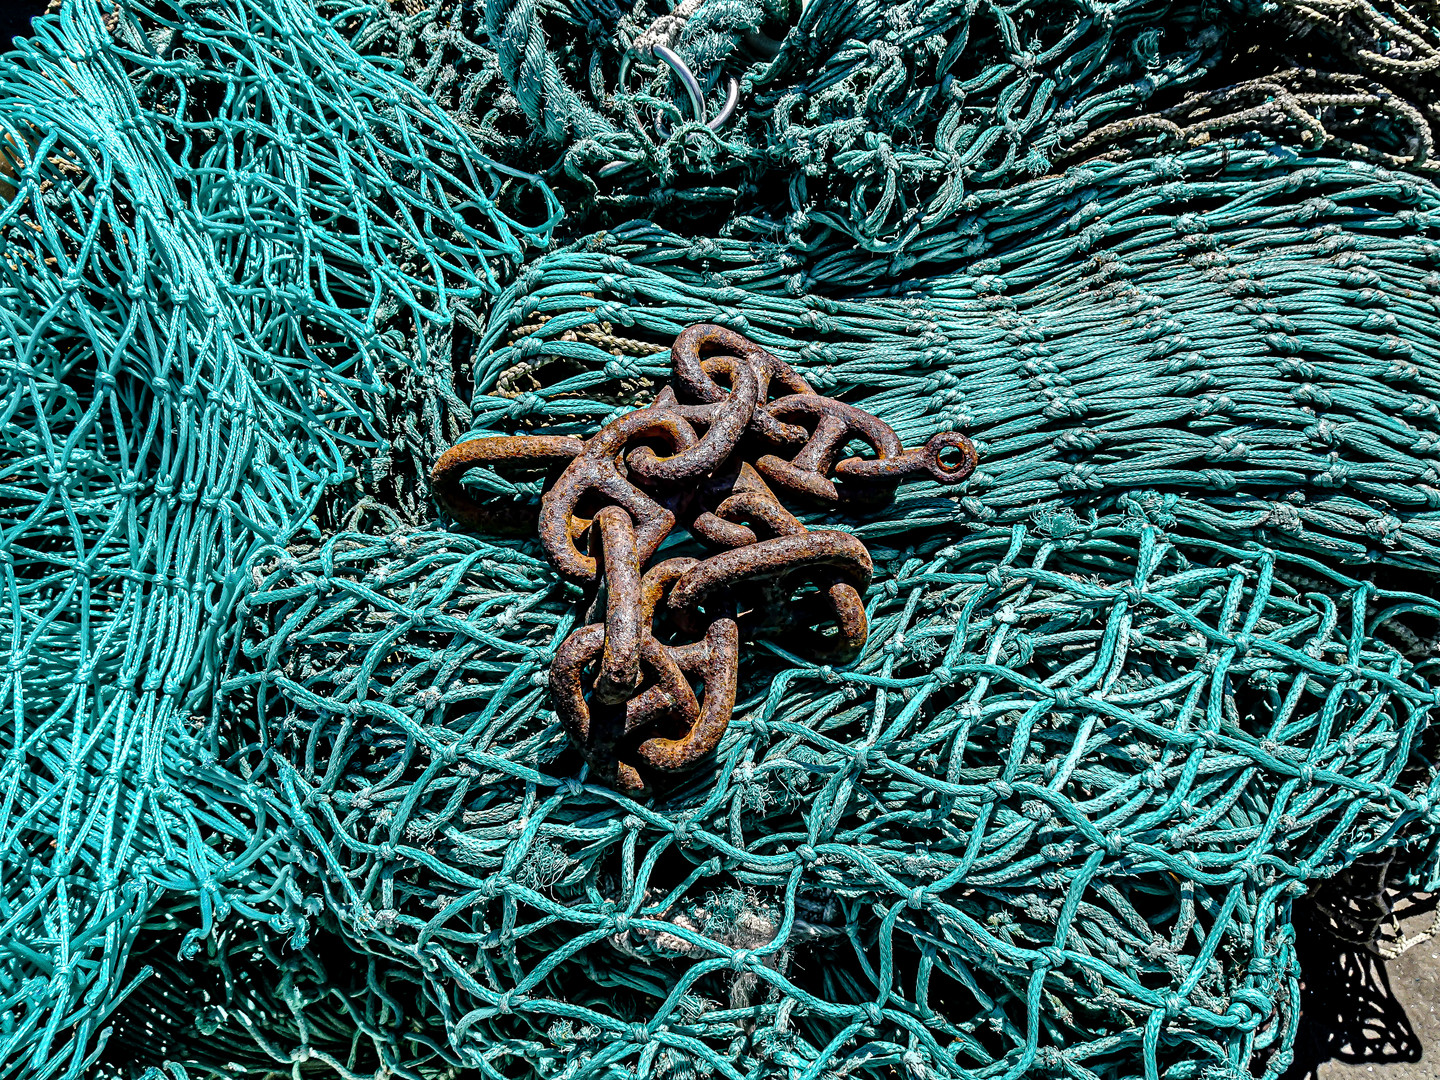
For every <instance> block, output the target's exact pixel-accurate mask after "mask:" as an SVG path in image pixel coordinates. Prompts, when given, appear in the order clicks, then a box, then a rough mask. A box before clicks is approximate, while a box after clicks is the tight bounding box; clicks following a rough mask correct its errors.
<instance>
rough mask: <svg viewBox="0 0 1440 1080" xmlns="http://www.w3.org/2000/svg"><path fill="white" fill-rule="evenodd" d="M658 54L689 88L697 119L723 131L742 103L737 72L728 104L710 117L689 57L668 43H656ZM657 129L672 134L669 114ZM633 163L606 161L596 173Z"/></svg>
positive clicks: (624, 69) (626, 62)
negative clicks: (668, 45)
mask: <svg viewBox="0 0 1440 1080" xmlns="http://www.w3.org/2000/svg"><path fill="white" fill-rule="evenodd" d="M631 55H632V54H631V53H628V52H627V53H626V54H625V55H624V57H622V58H621V60H620V85H621V86H624V85H625V77H626V76H627V75H628V74H629V73H630V58H631ZM654 55H655V56H657V57H659V58H660V59H661V60H662V61H664V63H665V64H666V65H667V66H668V67H669V68H670V70H671V71H673V72H674V73H675V76H676V78H678V79H679V80H680V85H681V86H683V87H684V88H685V96H686V97H688V98H689V99H690V111H691V115H693V116H694V117H695V119H696V120H697V121H699V122H700V123H702V124H704V125H705V126H706V127H707V128H709V129H710V130H711V131H719V130H720V129H721V128H722V127H724V126H725V125H726V124H728V123H729V122H730V119H731V118H732V117H733V116H734V115H735V108H736V106H737V105H739V104H740V82H739V80H738V79H736V78H735V77H734V76H733V75H732V76H731V77H730V85H729V86H728V87H726V89H725V104H724V105H722V106H720V111H719V112H718V113H716V114H715V116H714V118H713V119H707V118H706V116H705V93H704V91H703V90H702V89H701V87H700V80H699V79H697V78H695V75H694V73H693V72H692V71H691V70H690V68H689V66H688V65H687V64H686V63H685V61H684V60H682V59H681V58H680V56H679V55H678V54H677V53H675V51H674V50H672V49H670V48H667V47H666V46H664V45H656V46H655V47H654ZM655 133H656V134H657V135H659V136H660V138H662V139H668V138H669V137H670V132H669V129H668V128H667V127H666V125H665V118H664V117H663V116H657V117H656V118H655ZM629 164H630V162H628V161H611V162H609V163H607V164H605V165H602V166H601V167H600V169H599V170H598V171H597V172H596V174H595V175H596V176H597V177H599V178H601V179H604V178H605V177H608V176H614V175H615V174H616V173H618V172H620V171H621V170H623V169H624V168H625V167H626V166H628V165H629Z"/></svg>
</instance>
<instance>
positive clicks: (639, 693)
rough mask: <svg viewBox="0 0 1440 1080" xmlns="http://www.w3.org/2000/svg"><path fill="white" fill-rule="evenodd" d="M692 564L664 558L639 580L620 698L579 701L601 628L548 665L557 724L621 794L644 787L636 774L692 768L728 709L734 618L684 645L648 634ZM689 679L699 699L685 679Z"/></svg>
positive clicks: (736, 642)
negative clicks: (632, 669)
mask: <svg viewBox="0 0 1440 1080" xmlns="http://www.w3.org/2000/svg"><path fill="white" fill-rule="evenodd" d="M597 520H598V518H597ZM694 565H695V560H694V559H670V560H667V561H665V562H662V563H659V564H658V565H656V566H654V567H652V568H651V569H650V570H649V571H647V572H646V574H645V576H644V578H643V579H642V580H641V583H640V586H639V589H638V596H637V601H638V603H637V607H636V609H635V614H636V616H637V618H638V622H639V642H640V643H639V649H638V658H639V669H640V671H641V673H642V678H641V681H640V682H638V683H637V684H636V686H634V687H632V688H631V696H630V697H629V699H628V700H626V701H621V702H614V701H605V700H603V699H601V697H600V695H599V694H598V693H594V694H591V695H590V697H589V698H588V699H587V698H586V695H585V669H586V668H587V666H589V665H590V664H591V663H593V662H594V661H595V660H596V659H597V658H600V659H601V664H602V666H603V663H604V660H603V655H604V653H605V651H606V648H607V637H608V631H607V627H606V625H605V624H603V623H593V624H591V625H589V626H584V627H581V628H580V629H579V630H576V631H575V632H574V633H572V634H571V635H570V636H569V637H568V638H566V639H565V641H564V643H563V644H561V646H560V648H559V649H558V650H556V653H555V660H554V662H553V663H552V664H551V666H550V693H551V698H552V699H553V701H554V703H555V710H556V713H557V715H558V716H559V718H560V721H561V723H562V724H563V725H564V726H565V729H566V731H567V732H568V733H569V734H570V737H571V739H572V740H573V741H574V742H575V744H576V746H577V747H578V748H579V749H580V752H581V754H582V755H583V756H584V757H585V759H586V761H588V762H589V763H590V766H591V768H592V769H593V770H594V771H595V772H596V773H597V774H598V776H599V778H600V779H602V780H604V781H605V782H606V783H609V784H612V785H614V786H616V787H618V788H620V789H622V790H626V791H638V790H640V789H641V788H643V787H645V785H646V780H645V777H644V776H643V775H642V773H641V771H640V769H641V768H643V769H644V770H645V771H646V772H649V773H657V774H664V773H679V772H684V771H686V770H689V769H692V768H694V767H695V765H697V764H698V763H699V762H700V761H701V760H702V759H703V758H704V757H705V755H706V754H709V753H710V752H711V751H712V750H714V749H715V747H716V746H717V745H718V744H719V742H720V737H721V736H722V735H723V734H724V733H725V729H726V727H727V726H728V725H729V723H730V715H731V713H732V712H733V711H734V708H735V691H736V687H737V685H738V679H739V656H740V632H739V629H738V627H737V626H736V625H735V622H734V620H732V619H717V620H715V621H714V622H713V623H711V625H710V627H709V629H707V630H706V632H705V636H704V639H703V640H701V641H699V642H696V643H694V644H690V645H681V646H668V645H662V644H660V642H659V641H657V640H656V638H655V636H654V634H653V632H652V628H651V620H652V618H653V616H654V612H655V608H656V606H657V605H658V604H659V603H660V602H661V600H662V599H663V598H664V595H665V593H666V591H667V590H668V589H669V587H670V586H671V585H672V584H673V583H674V582H675V581H677V580H678V579H679V578H680V577H681V576H683V575H684V573H685V572H686V571H687V570H689V569H690V568H691V567H693V566H694ZM687 676H688V677H689V678H687ZM697 678H698V680H699V681H700V682H701V684H702V685H703V687H704V697H703V701H702V700H699V699H697V698H696V696H695V691H694V690H693V689H692V687H691V683H690V681H689V680H690V679H697ZM646 682H648V683H649V684H650V685H648V686H645V685H644V683H646ZM642 686H643V687H644V688H643V689H641V687H642ZM667 728H669V729H673V732H674V734H670V733H667V732H666V730H665V729H667Z"/></svg>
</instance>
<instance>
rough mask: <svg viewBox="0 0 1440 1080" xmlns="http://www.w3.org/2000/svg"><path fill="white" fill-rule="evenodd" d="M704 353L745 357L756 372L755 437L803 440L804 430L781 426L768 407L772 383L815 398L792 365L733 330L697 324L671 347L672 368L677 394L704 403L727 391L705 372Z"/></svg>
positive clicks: (779, 440)
mask: <svg viewBox="0 0 1440 1080" xmlns="http://www.w3.org/2000/svg"><path fill="white" fill-rule="evenodd" d="M702 350H713V351H715V352H720V353H724V354H726V355H728V356H739V357H743V358H744V359H746V360H748V361H749V362H750V365H751V367H753V368H754V369H755V375H756V377H757V378H758V380H759V396H758V399H757V405H756V409H755V413H754V415H753V416H752V418H751V421H750V428H751V430H752V431H754V432H755V434H757V435H759V436H760V437H761V438H764V439H767V440H769V441H771V442H782V443H784V442H795V441H796V440H797V439H801V438H804V431H803V430H802V429H800V428H797V427H796V426H795V425H793V424H785V423H782V422H781V421H780V420H778V419H777V418H776V417H775V416H774V415H773V413H772V412H771V410H770V409H769V408H768V407H767V406H766V404H765V403H766V402H767V401H769V399H770V385H771V383H776V384H778V385H780V386H781V387H783V388H784V389H786V390H788V391H789V392H790V393H791V394H813V393H814V392H815V391H814V390H812V389H811V388H810V384H809V383H807V382H806V381H805V380H804V379H803V378H801V377H800V373H799V372H797V371H796V370H795V369H794V368H792V367H791V366H790V365H789V364H787V363H785V361H783V360H781V359H780V358H779V357H777V356H773V355H772V354H770V353H769V352H767V351H766V350H764V349H762V348H761V347H760V346H759V345H756V344H755V343H754V342H753V341H751V340H750V339H749V338H747V337H745V336H743V335H742V334H737V333H736V332H735V331H734V330H727V329H726V328H725V327H723V326H716V325H715V324H713V323H696V324H695V325H694V326H689V327H686V328H685V329H684V330H682V331H680V336H679V337H677V338H676V339H675V344H674V345H672V346H671V347H670V364H671V367H672V369H673V370H674V373H675V385H676V388H677V391H683V392H684V393H685V394H686V395H688V396H690V397H692V398H693V399H694V400H696V401H699V402H702V403H709V402H715V401H720V400H722V399H723V397H724V395H725V390H724V388H722V387H721V386H719V385H718V384H717V383H716V382H715V380H714V379H713V378H711V377H710V373H709V372H708V371H706V370H705V365H704V364H703V363H702V361H701V357H700V353H701V351H702Z"/></svg>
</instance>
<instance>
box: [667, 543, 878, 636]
mask: <svg viewBox="0 0 1440 1080" xmlns="http://www.w3.org/2000/svg"><path fill="white" fill-rule="evenodd" d="M873 574H874V563H873V562H872V561H871V559H870V552H869V551H867V550H866V548H865V545H864V544H862V543H861V542H860V541H859V540H858V539H856V538H855V537H854V536H851V535H850V534H849V533H842V532H834V531H830V530H823V531H817V532H808V531H807V532H802V533H794V534H791V535H787V536H777V537H775V538H773V539H770V540H762V541H760V542H759V543H755V544H750V545H747V546H745V547H739V548H732V549H731V550H729V551H724V552H721V553H720V554H719V555H713V556H711V557H710V558H708V559H706V560H705V561H703V562H701V563H698V564H696V565H695V566H693V567H691V568H690V569H689V570H687V571H686V572H685V574H684V576H683V577H681V579H680V580H679V581H678V582H677V583H676V585H675V587H674V589H673V590H671V593H670V596H669V598H668V601H667V603H668V606H669V608H670V611H671V614H672V615H673V616H674V617H675V621H676V622H677V623H678V624H679V625H680V626H681V627H682V628H685V629H689V630H692V631H693V630H694V629H695V628H696V627H697V626H699V625H701V624H703V623H705V622H708V621H710V620H712V619H716V618H723V617H727V616H729V615H730V613H731V612H730V610H728V609H729V608H739V609H740V610H739V611H738V612H737V614H738V615H739V617H740V621H741V622H743V623H745V624H746V626H747V628H754V629H761V628H767V627H768V628H772V629H783V630H785V631H787V632H794V633H796V634H798V635H800V636H801V638H803V639H806V643H807V644H809V645H810V646H811V647H812V648H811V651H815V649H817V648H818V649H819V650H820V651H821V652H823V653H824V654H825V655H826V656H827V657H838V656H845V657H853V656H855V655H858V653H859V652H860V650H861V649H862V648H864V646H865V639H866V636H867V634H868V628H867V620H866V618H865V606H864V603H863V602H862V601H861V599H860V596H861V594H862V593H863V592H864V591H865V589H866V588H868V587H869V585H870V578H871V576H872V575H873ZM805 584H814V585H815V586H817V587H818V588H819V590H820V592H821V594H823V595H824V596H825V598H826V601H827V602H828V606H829V608H830V614H831V616H832V617H833V618H834V621H835V624H836V627H837V628H838V630H839V637H838V639H835V640H833V641H827V640H823V638H822V637H821V636H820V635H812V634H808V633H806V631H807V630H808V624H809V622H810V621H811V619H813V618H814V617H815V614H816V613H815V611H814V607H813V606H812V605H811V604H808V603H805V602H803V601H802V602H800V603H797V602H796V601H795V599H794V595H793V594H794V592H795V590H796V589H797V588H800V587H802V586H803V585H805ZM721 606H724V608H725V610H722V609H721ZM797 640H800V638H797Z"/></svg>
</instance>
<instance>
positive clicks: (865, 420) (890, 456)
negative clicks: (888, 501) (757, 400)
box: [755, 394, 976, 504]
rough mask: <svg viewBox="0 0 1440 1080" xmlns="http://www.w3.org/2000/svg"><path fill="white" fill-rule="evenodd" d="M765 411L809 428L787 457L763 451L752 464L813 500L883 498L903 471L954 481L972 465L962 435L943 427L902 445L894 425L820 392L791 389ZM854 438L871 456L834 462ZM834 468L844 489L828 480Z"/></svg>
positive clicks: (970, 448)
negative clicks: (915, 445)
mask: <svg viewBox="0 0 1440 1080" xmlns="http://www.w3.org/2000/svg"><path fill="white" fill-rule="evenodd" d="M766 411H767V412H768V413H769V414H770V415H771V416H773V417H775V418H776V419H777V420H780V421H792V420H793V421H800V423H798V424H795V425H793V426H796V427H805V426H806V422H808V423H809V424H810V425H813V429H807V435H806V437H805V441H804V445H803V446H802V447H801V448H800V449H799V450H798V451H797V452H796V453H795V454H794V456H793V457H791V458H790V459H789V460H788V461H787V460H786V459H785V458H783V457H781V456H780V455H778V454H766V455H764V456H762V457H761V458H759V460H757V461H756V462H755V467H756V469H758V470H759V471H760V473H761V475H763V476H764V477H765V479H767V480H769V481H770V482H771V483H773V484H776V485H778V486H780V487H782V488H784V489H785V490H787V491H790V492H792V493H794V494H796V495H801V496H805V497H807V498H810V499H813V500H815V501H817V502H822V503H831V504H833V503H838V502H840V501H841V500H842V498H845V497H849V498H851V499H855V500H859V501H876V500H882V499H885V498H888V497H889V496H890V495H891V494H892V493H893V492H894V489H895V486H896V485H897V484H899V483H900V481H901V480H903V479H905V478H906V477H907V476H914V475H917V474H919V473H922V472H929V473H930V476H931V478H932V479H934V480H936V481H938V482H939V483H942V484H954V483H959V482H960V481H961V480H964V479H965V478H966V477H967V476H969V475H970V473H971V472H972V471H973V470H974V468H975V461H976V453H975V447H974V444H973V443H971V442H970V440H969V439H968V438H966V437H965V436H964V435H960V434H958V433H955V432H946V433H943V434H941V435H936V436H935V437H934V438H932V439H931V440H930V441H929V442H928V443H927V444H926V445H925V446H924V447H921V448H919V449H916V450H906V449H905V448H904V446H903V445H902V444H901V442H900V437H899V436H898V435H896V434H895V429H894V428H892V427H891V426H890V425H889V424H887V423H885V421H884V420H881V419H880V418H879V417H878V416H874V415H872V414H871V413H868V412H866V411H865V410H864V409H857V408H856V407H855V406H853V405H847V404H846V403H845V402H843V401H835V400H834V399H833V398H827V397H821V396H820V395H819V394H792V395H790V396H789V397H784V398H781V399H780V400H778V401H774V402H771V403H770V404H769V405H768V406H767V407H766ZM856 438H858V439H860V440H861V441H863V442H865V443H867V444H869V446H870V448H871V449H872V450H874V451H875V454H876V456H875V458H872V459H865V458H856V457H850V458H846V459H845V460H844V461H842V462H840V463H839V464H837V463H836V458H838V457H839V456H840V453H841V451H843V450H844V448H845V444H846V443H848V442H850V441H851V440H852V439H856ZM947 451H950V452H953V453H954V454H955V458H954V460H952V459H951V457H950V455H949V454H947ZM841 466H843V468H842V467H841ZM832 471H833V472H834V473H835V474H836V475H838V476H840V478H841V479H842V480H846V481H849V483H848V484H847V485H846V488H845V489H844V490H843V491H842V489H841V488H839V487H838V486H837V485H836V484H835V482H834V481H833V480H831V479H830V474H831V472H832Z"/></svg>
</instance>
